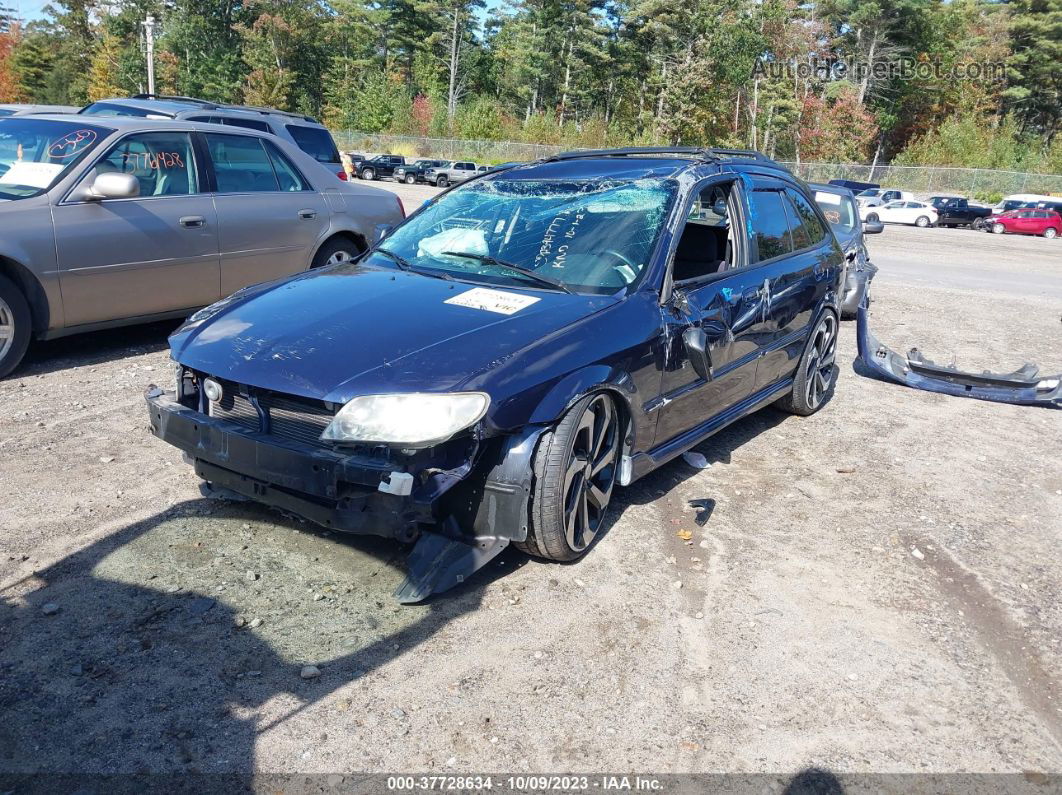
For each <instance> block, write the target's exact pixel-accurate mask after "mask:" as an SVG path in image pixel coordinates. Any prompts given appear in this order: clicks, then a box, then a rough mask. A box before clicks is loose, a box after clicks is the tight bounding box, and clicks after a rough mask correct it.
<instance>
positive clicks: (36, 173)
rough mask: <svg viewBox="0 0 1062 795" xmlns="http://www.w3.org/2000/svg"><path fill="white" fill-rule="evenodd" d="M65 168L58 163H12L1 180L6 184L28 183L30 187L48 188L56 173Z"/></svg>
mask: <svg viewBox="0 0 1062 795" xmlns="http://www.w3.org/2000/svg"><path fill="white" fill-rule="evenodd" d="M62 170H63V166H61V165H59V164H58V163H12V164H11V168H9V169H8V170H7V173H5V174H4V175H3V176H2V177H0V182H2V183H4V184H6V185H26V186H27V187H30V188H47V187H48V186H49V185H51V184H52V180H53V179H55V175H56V174H58V173H59V172H60V171H62Z"/></svg>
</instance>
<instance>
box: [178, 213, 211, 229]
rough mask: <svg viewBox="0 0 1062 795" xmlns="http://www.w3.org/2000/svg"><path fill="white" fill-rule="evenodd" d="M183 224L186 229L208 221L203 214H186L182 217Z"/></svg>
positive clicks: (181, 222)
mask: <svg viewBox="0 0 1062 795" xmlns="http://www.w3.org/2000/svg"><path fill="white" fill-rule="evenodd" d="M179 223H180V224H181V226H183V227H184V228H185V229H195V228H197V227H200V226H202V225H203V224H205V223H206V218H204V217H203V216H201V215H186V216H184V217H183V218H181V219H180V222H179Z"/></svg>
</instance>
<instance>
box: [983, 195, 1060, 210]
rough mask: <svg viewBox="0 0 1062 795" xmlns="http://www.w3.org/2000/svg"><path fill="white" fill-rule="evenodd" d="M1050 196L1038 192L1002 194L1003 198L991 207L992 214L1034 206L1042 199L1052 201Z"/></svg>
mask: <svg viewBox="0 0 1062 795" xmlns="http://www.w3.org/2000/svg"><path fill="white" fill-rule="evenodd" d="M1052 200H1053V198H1052V197H1051V196H1045V195H1043V194H1040V193H1012V194H1011V195H1009V196H1004V197H1003V199H1002V200H1001V201H1000V202H999V203H998V204H996V205H995V206H994V207H993V208H992V212H993V214H994V215H999V214H1001V213H1005V212H1009V211H1010V210H1020V209H1022V208H1023V207H1036V205H1037V204H1039V203H1040V202H1043V201H1052Z"/></svg>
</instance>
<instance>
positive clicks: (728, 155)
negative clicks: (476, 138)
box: [541, 146, 785, 170]
mask: <svg viewBox="0 0 1062 795" xmlns="http://www.w3.org/2000/svg"><path fill="white" fill-rule="evenodd" d="M640 155H641V156H645V155H657V156H667V155H682V156H691V157H693V158H694V159H696V160H701V161H704V162H706V163H718V162H719V161H721V160H737V159H744V160H751V161H754V162H755V163H757V164H758V165H763V166H768V167H772V168H780V169H783V170H784V169H785V166H783V165H782V164H781V163H778V162H777V161H775V160H772V159H771V158H769V157H767V155H765V154H763V152H757V151H756V150H755V149H727V148H724V147H717V146H627V147H621V148H619V149H575V150H572V151H570V152H559V153H558V154H555V155H550V156H548V157H544V158H542V161H541V162H544V163H551V162H558V161H564V160H582V159H587V158H596V157H637V156H640Z"/></svg>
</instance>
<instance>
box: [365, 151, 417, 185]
mask: <svg viewBox="0 0 1062 795" xmlns="http://www.w3.org/2000/svg"><path fill="white" fill-rule="evenodd" d="M405 164H406V159H405V158H404V157H403V156H402V155H376V157H370V158H369V159H368V160H363V161H361V162H360V163H358V166H357V174H358V179H367V180H370V181H371V180H374V179H383V178H384V177H391V176H394V173H395V169H396V168H398V167H399V166H404V165H405Z"/></svg>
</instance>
